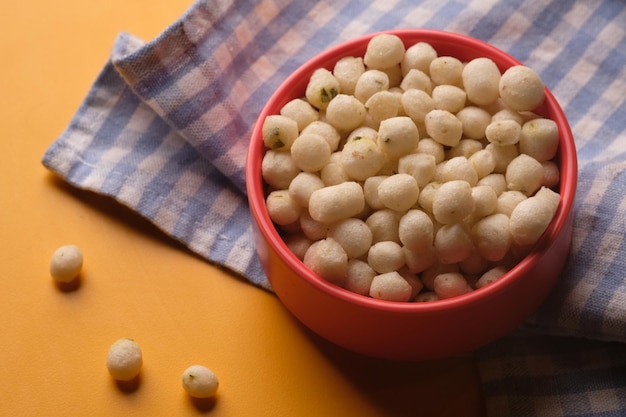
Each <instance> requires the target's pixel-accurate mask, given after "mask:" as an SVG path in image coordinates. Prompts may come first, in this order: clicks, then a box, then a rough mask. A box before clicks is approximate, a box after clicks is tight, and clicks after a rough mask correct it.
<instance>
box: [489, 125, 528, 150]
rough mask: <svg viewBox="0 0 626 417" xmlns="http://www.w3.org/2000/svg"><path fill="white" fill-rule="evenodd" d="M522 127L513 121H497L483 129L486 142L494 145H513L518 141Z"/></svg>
mask: <svg viewBox="0 0 626 417" xmlns="http://www.w3.org/2000/svg"><path fill="white" fill-rule="evenodd" d="M521 132H522V127H521V126H520V125H519V123H517V122H516V121H514V120H498V121H495V122H491V123H489V125H488V126H487V128H486V129H485V136H486V137H487V140H488V141H489V142H491V143H495V144H496V145H515V144H516V143H517V142H519V140H520V135H521Z"/></svg>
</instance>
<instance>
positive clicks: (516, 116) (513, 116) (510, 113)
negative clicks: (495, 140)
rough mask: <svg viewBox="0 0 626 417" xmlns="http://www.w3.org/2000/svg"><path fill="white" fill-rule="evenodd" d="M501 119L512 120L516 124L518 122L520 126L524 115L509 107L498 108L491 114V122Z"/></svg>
mask: <svg viewBox="0 0 626 417" xmlns="http://www.w3.org/2000/svg"><path fill="white" fill-rule="evenodd" d="M502 120H513V121H515V122H517V124H519V125H520V126H521V125H523V124H524V122H525V119H524V117H523V116H522V115H521V114H520V113H519V112H516V111H514V110H511V109H502V110H498V111H497V112H495V113H494V114H493V116H491V121H492V122H499V121H502Z"/></svg>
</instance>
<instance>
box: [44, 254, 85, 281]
mask: <svg viewBox="0 0 626 417" xmlns="http://www.w3.org/2000/svg"><path fill="white" fill-rule="evenodd" d="M82 267H83V252H82V251H81V250H80V248H79V247H78V246H76V245H64V246H61V247H60V248H58V249H57V250H55V251H54V253H53V254H52V258H51V259H50V275H51V276H52V278H54V279H55V280H56V281H58V282H63V283H66V282H70V281H73V280H74V278H76V277H77V276H78V274H79V273H80V270H81V269H82Z"/></svg>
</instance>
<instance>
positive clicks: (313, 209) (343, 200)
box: [309, 181, 365, 223]
mask: <svg viewBox="0 0 626 417" xmlns="http://www.w3.org/2000/svg"><path fill="white" fill-rule="evenodd" d="M364 208H365V197H364V195H363V188H362V187H361V185H359V184H358V183H356V182H354V181H348V182H343V183H341V184H337V185H331V186H327V187H324V188H321V189H319V190H316V191H314V192H313V194H311V198H310V199H309V213H310V214H311V217H313V218H314V219H315V220H317V221H318V222H322V223H332V222H335V221H338V220H343V219H347V218H348V217H352V216H355V215H357V214H359V213H360V212H361V211H362V210H363V209H364Z"/></svg>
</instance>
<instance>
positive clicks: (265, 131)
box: [262, 114, 299, 151]
mask: <svg viewBox="0 0 626 417" xmlns="http://www.w3.org/2000/svg"><path fill="white" fill-rule="evenodd" d="M298 132H299V130H298V123H297V122H296V121H295V120H293V119H290V118H289V117H287V116H282V115H279V114H273V115H270V116H267V117H266V118H265V120H264V121H263V128H262V136H263V143H264V144H265V147H266V148H269V149H276V150H279V151H285V150H288V149H290V148H291V144H292V143H293V142H294V141H295V140H296V138H297V137H298Z"/></svg>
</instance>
